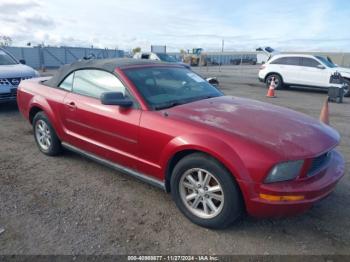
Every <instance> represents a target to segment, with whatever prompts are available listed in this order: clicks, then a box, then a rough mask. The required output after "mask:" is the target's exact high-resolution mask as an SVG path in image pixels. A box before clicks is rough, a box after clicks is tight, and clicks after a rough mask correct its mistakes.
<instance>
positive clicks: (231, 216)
mask: <svg viewBox="0 0 350 262" xmlns="http://www.w3.org/2000/svg"><path fill="white" fill-rule="evenodd" d="M200 173H201V174H202V180H201V181H202V183H201V186H200V187H198V184H200V183H199V181H200V179H199V177H200ZM189 176H191V177H192V178H193V179H194V180H192V182H193V183H192V182H191V179H190V180H189ZM206 178H208V179H207V183H205V182H204V181H205V180H206ZM195 182H197V183H198V184H197V183H195ZM170 183H171V194H172V197H173V199H174V201H175V203H176V205H177V207H178V208H179V209H180V211H181V212H182V213H183V214H184V215H185V216H186V217H187V218H188V219H189V220H190V221H192V222H193V223H195V224H197V225H200V226H202V227H207V228H213V229H221V228H226V227H228V226H229V225H230V224H232V223H233V222H234V221H236V220H237V219H238V218H239V217H240V215H241V214H242V211H243V201H242V197H241V192H240V189H239V187H238V185H237V183H236V182H235V180H234V178H233V177H232V175H231V174H230V173H229V172H228V171H227V170H226V169H225V168H224V167H223V166H222V164H220V163H219V162H218V161H217V160H215V159H213V158H212V157H210V156H208V155H205V154H202V153H194V154H191V155H189V156H186V157H184V158H183V159H181V160H180V161H179V163H178V164H177V165H176V166H175V168H174V170H173V172H172V176H171V181H170ZM195 185H196V186H195ZM218 188H220V190H218ZM215 189H216V190H215ZM196 192H197V193H196ZM186 197H188V198H191V199H190V200H186ZM220 199H221V200H220ZM213 205H214V207H213ZM193 207H195V208H193Z"/></svg>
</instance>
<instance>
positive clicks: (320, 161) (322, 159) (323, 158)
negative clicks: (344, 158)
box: [307, 152, 331, 176]
mask: <svg viewBox="0 0 350 262" xmlns="http://www.w3.org/2000/svg"><path fill="white" fill-rule="evenodd" d="M330 157H331V152H327V153H325V154H323V155H320V156H318V157H316V158H314V159H313V160H312V163H311V166H310V168H309V170H308V172H307V176H313V175H315V174H317V173H318V171H321V170H322V169H323V168H324V167H326V165H327V164H328V161H329V159H330Z"/></svg>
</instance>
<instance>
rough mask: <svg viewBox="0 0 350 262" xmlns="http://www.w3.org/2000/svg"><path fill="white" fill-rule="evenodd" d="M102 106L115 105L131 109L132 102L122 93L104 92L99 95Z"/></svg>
mask: <svg viewBox="0 0 350 262" xmlns="http://www.w3.org/2000/svg"><path fill="white" fill-rule="evenodd" d="M101 103H102V104H103V105H116V106H120V107H131V106H132V104H133V102H132V100H131V99H129V98H128V97H126V96H124V94H123V93H122V92H105V93H102V95H101Z"/></svg>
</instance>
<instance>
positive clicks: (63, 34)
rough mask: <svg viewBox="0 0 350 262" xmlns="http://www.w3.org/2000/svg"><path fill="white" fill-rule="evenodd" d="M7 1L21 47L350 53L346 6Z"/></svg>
mask: <svg viewBox="0 0 350 262" xmlns="http://www.w3.org/2000/svg"><path fill="white" fill-rule="evenodd" d="M1 1H2V2H1V4H0V9H1V10H4V9H3V8H5V10H7V12H5V15H1V17H0V23H1V27H0V34H7V35H10V36H11V37H12V38H13V40H14V43H15V44H17V45H23V44H25V43H26V42H28V41H30V42H32V43H34V44H35V43H41V42H44V43H45V44H48V45H72V46H91V45H94V46H96V47H110V48H116V47H118V48H122V49H127V50H130V49H131V48H133V47H136V46H141V47H142V49H144V50H149V48H150V46H151V45H152V44H158V45H167V47H168V48H167V50H170V51H178V50H179V49H181V48H184V49H191V48H194V47H203V48H204V49H205V50H208V51H215V50H216V51H218V50H221V42H222V39H224V40H225V50H254V49H255V48H256V47H258V46H272V47H274V48H277V49H280V50H292V49H299V50H302V51H303V50H315V49H320V50H325V49H327V50H329V51H333V50H341V51H350V41H349V37H348V32H347V29H346V26H344V25H346V24H349V22H350V17H349V15H348V13H347V11H346V10H349V8H350V3H344V1H343V2H342V1H337V0H334V1H328V0H317V1H316V0H310V1H307V2H305V1H301V0H286V1H277V0H271V1H269V3H268V4H267V3H266V2H263V1H257V0H251V1H244V0H236V1H224V0H216V1H215V2H211V1H210V2H208V1H199V0H192V1H186V0H178V1H163V0H148V1H142V0H128V1H122V0H113V1H112V0H109V1H107V0H106V1H102V2H99V3H95V4H92V3H89V4H87V3H86V1H84V0H75V1H71V0H52V1H42V0H40V1H39V0H21V1H16V2H13V1H9V0H1ZM3 1H6V2H3ZM2 13H4V12H2ZM6 13H7V14H10V15H6ZM13 14H16V15H13ZM335 32H336V33H335Z"/></svg>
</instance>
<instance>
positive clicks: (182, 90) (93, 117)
mask: <svg viewBox="0 0 350 262" xmlns="http://www.w3.org/2000/svg"><path fill="white" fill-rule="evenodd" d="M18 105H19V109H20V111H21V112H22V114H23V115H24V116H25V117H26V118H27V119H28V120H29V122H30V123H31V124H32V125H33V128H34V137H35V141H36V143H37V145H38V147H39V149H40V150H41V151H42V152H43V153H44V154H46V155H50V156H53V155H57V154H59V153H60V151H61V148H62V147H64V148H67V149H69V150H72V151H75V152H77V153H80V154H83V155H84V156H86V157H89V158H92V159H94V160H96V161H98V162H100V163H102V164H105V165H108V166H110V167H112V168H115V169H118V170H121V171H123V172H126V173H128V174H130V175H131V176H134V177H137V178H139V179H141V180H143V181H145V182H149V183H151V184H153V185H155V186H158V187H160V188H163V189H165V190H166V191H167V192H171V194H172V196H173V199H174V201H175V202H176V205H177V206H178V208H179V209H180V210H181V211H182V213H183V214H184V215H185V216H186V217H188V218H189V219H190V220H191V221H193V222H194V223H196V224H199V225H201V226H205V227H210V228H223V227H226V226H228V225H229V224H230V223H232V222H233V221H235V220H236V219H237V218H238V217H239V216H240V215H241V214H242V213H243V212H244V211H246V212H247V213H248V214H250V215H253V216H257V217H271V216H274V217H276V216H277V217H280V216H286V215H292V214H296V213H300V212H303V211H305V210H306V209H308V208H309V207H311V206H312V204H313V203H314V202H316V201H318V200H320V199H322V198H324V197H326V196H327V195H328V194H329V193H331V191H332V190H333V189H334V187H335V185H336V184H337V182H338V181H339V180H340V178H341V177H342V176H343V174H344V160H343V157H342V156H341V155H340V154H339V153H338V152H337V150H336V149H335V147H336V146H337V145H338V143H339V134H338V132H337V131H335V130H334V129H333V128H332V127H330V126H328V125H325V124H323V123H321V122H319V121H318V120H316V119H313V118H311V117H309V116H306V115H304V114H301V113H297V112H294V111H292V110H289V109H286V108H282V107H278V106H273V105H271V104H266V103H262V102H258V101H254V100H249V99H244V98H239V97H231V96H224V95H223V94H222V93H221V92H220V91H219V90H218V89H217V88H215V87H214V86H212V85H210V84H209V83H207V82H206V81H205V80H203V79H202V78H201V77H200V76H198V75H197V74H195V73H194V72H192V71H190V70H188V69H186V68H184V67H183V66H179V65H175V64H167V63H162V62H157V61H150V60H146V61H145V60H136V59H109V60H86V61H78V62H76V63H74V64H71V65H66V66H63V67H62V68H61V69H60V70H59V71H58V73H57V74H56V75H55V76H53V77H52V78H38V79H32V80H26V81H22V82H21V84H20V86H19V89H18Z"/></svg>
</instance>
